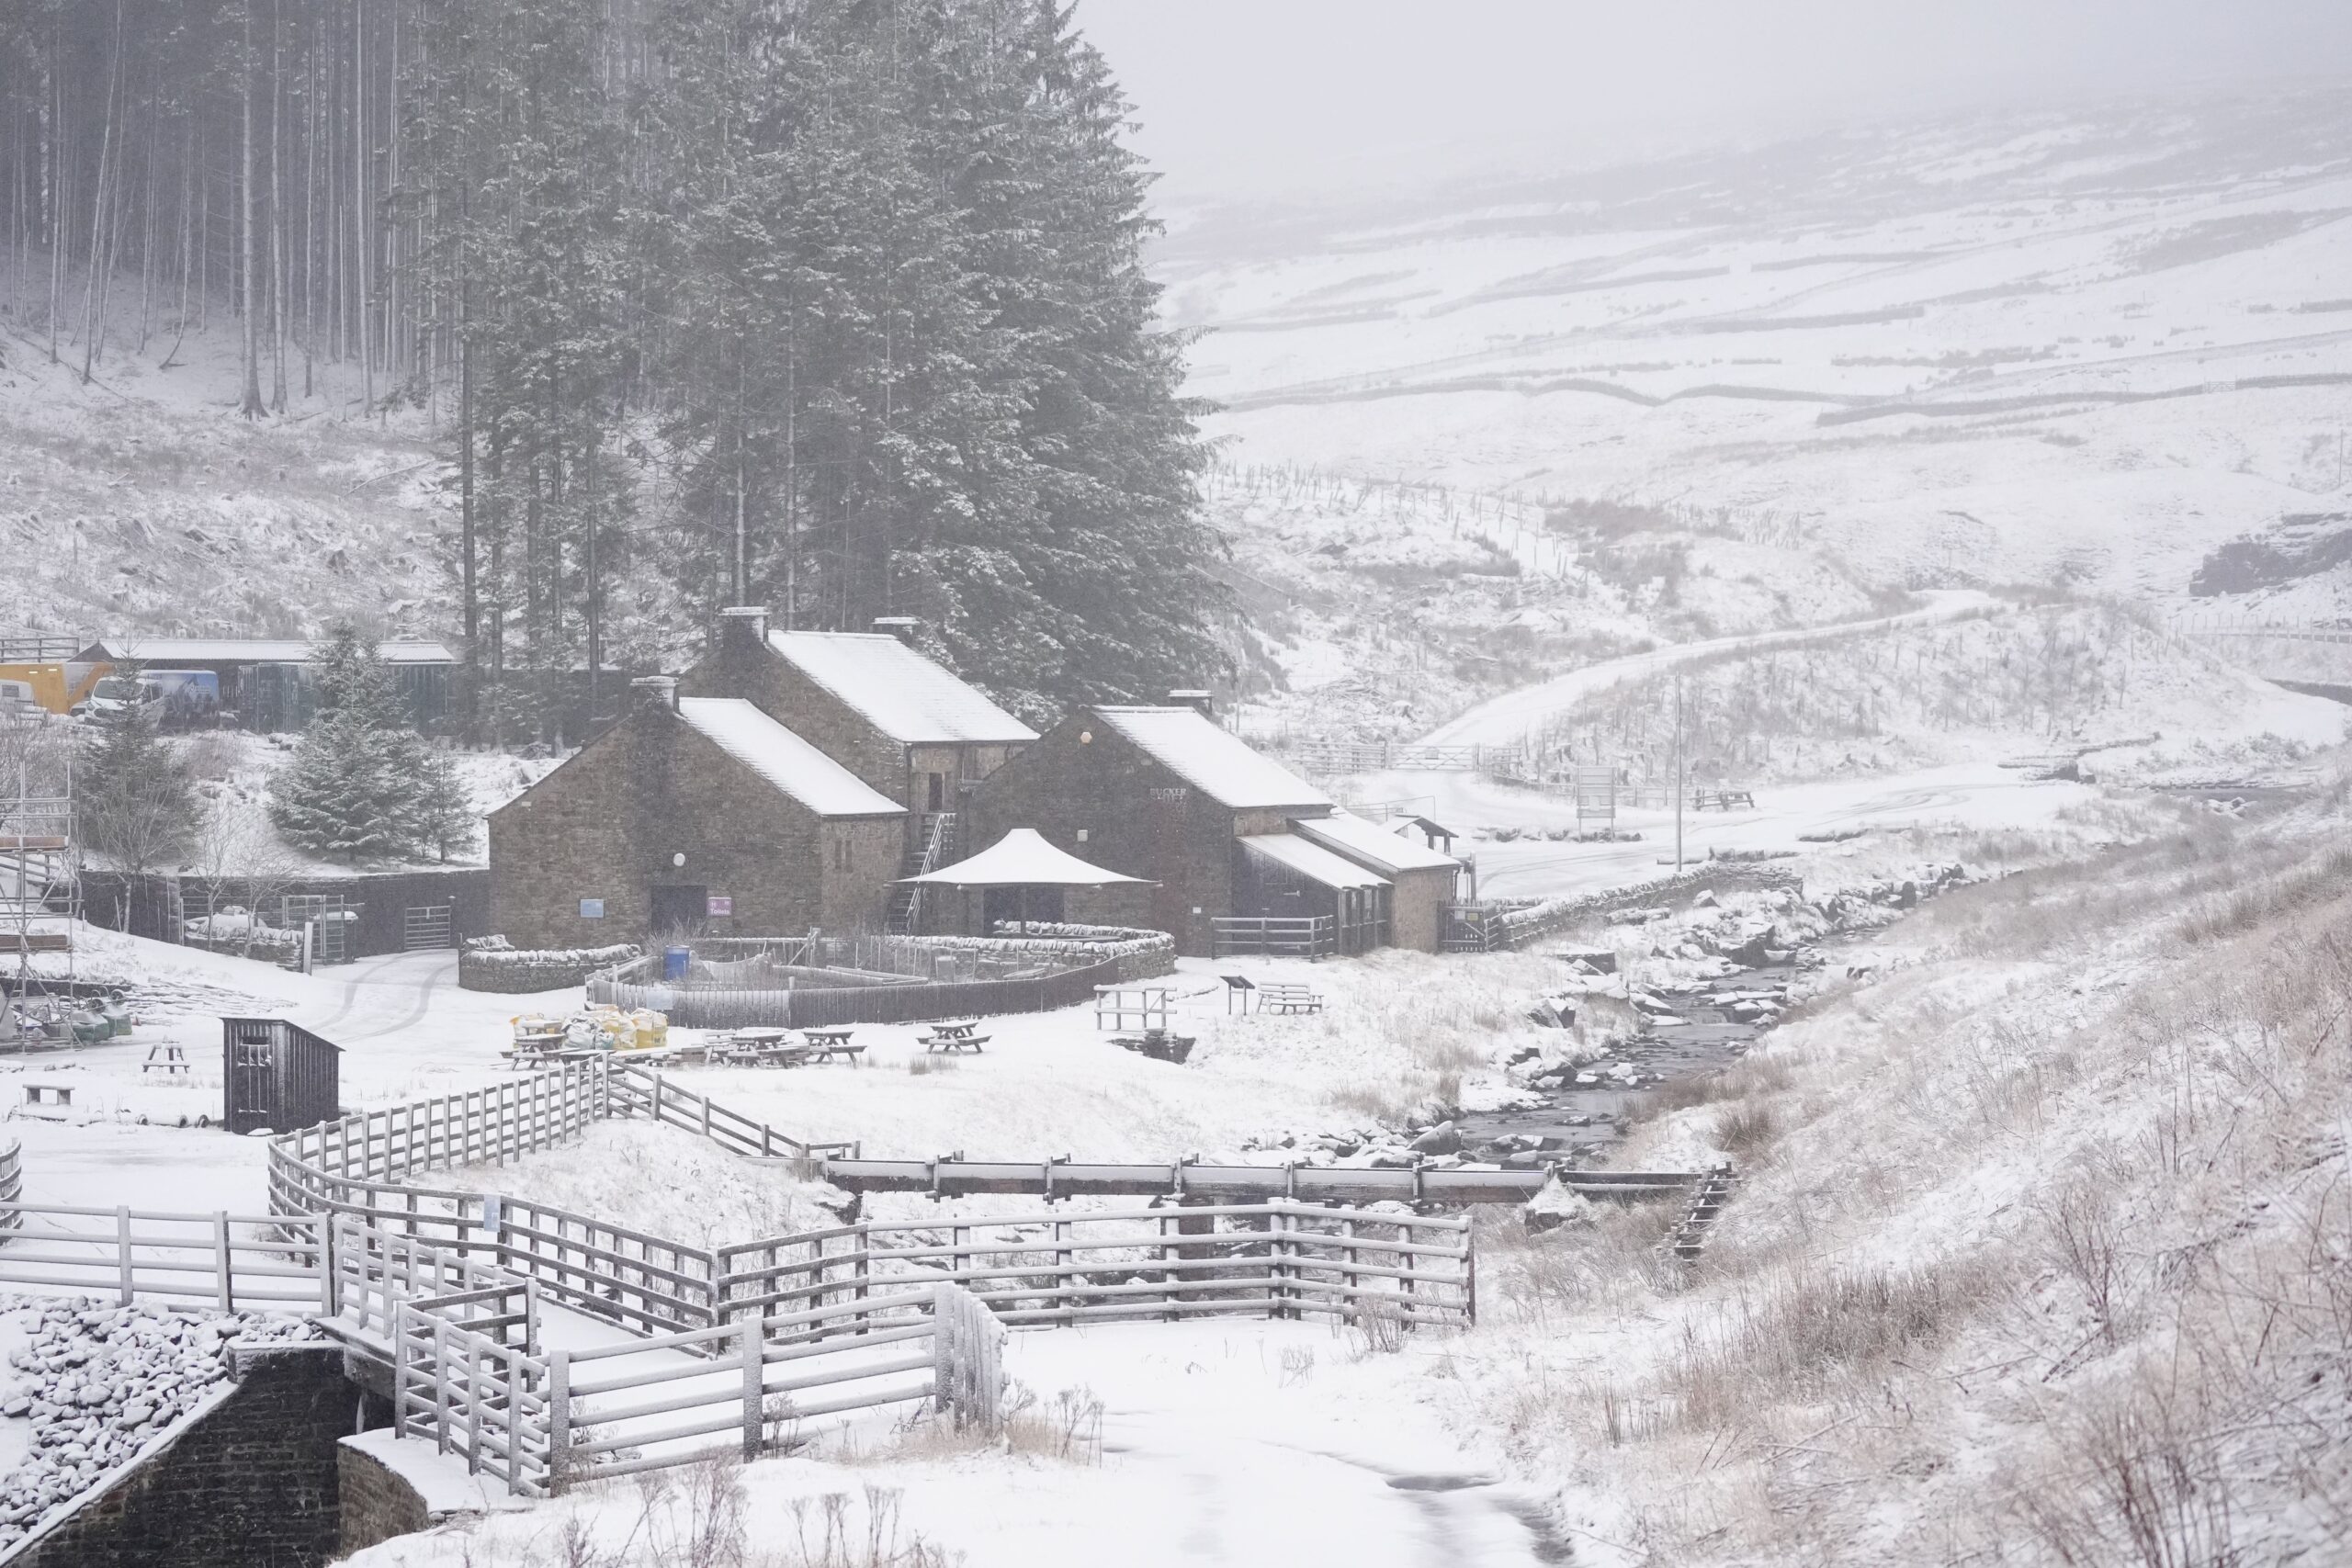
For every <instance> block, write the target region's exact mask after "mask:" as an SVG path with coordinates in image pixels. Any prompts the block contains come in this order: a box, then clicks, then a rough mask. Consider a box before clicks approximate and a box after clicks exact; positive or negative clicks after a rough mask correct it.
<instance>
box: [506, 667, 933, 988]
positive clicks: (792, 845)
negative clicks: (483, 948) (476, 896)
mask: <svg viewBox="0 0 2352 1568" xmlns="http://www.w3.org/2000/svg"><path fill="white" fill-rule="evenodd" d="M633 686H634V688H635V690H634V691H633V693H632V698H633V700H632V703H631V705H630V708H629V711H628V713H627V714H626V715H625V716H623V717H622V719H621V721H620V722H619V723H617V724H616V725H614V726H613V727H612V728H609V729H607V730H605V732H604V733H603V734H602V735H600V736H598V737H597V738H596V739H594V740H592V741H590V742H589V743H588V744H587V745H586V746H584V747H582V749H581V750H579V751H578V752H576V753H574V754H573V755H572V757H571V759H570V760H568V761H565V762H564V764H563V765H562V766H561V767H560V768H558V769H556V770H555V771H554V772H553V773H549V774H548V775H547V777H545V778H543V779H541V780H540V781H539V782H538V783H537V784H534V785H533V786H532V787H531V788H530V789H529V790H527V791H526V792H525V793H524V794H523V795H519V796H517V797H516V798H515V799H514V800H512V801H509V802H508V803H507V804H506V805H505V806H503V807H500V808H499V809H498V810H497V811H494V812H492V814H491V818H490V876H491V905H492V929H493V930H494V931H497V932H499V933H500V934H502V935H503V936H505V937H506V939H507V940H508V941H509V942H513V943H514V944H515V946H516V947H522V948H570V947H594V946H602V945H605V944H606V943H609V942H645V941H648V940H658V939H660V938H662V937H664V936H666V935H668V934H670V933H672V932H674V931H707V932H709V933H711V934H714V935H720V936H727V935H738V936H777V935H784V934H789V933H794V932H800V931H807V930H809V928H810V927H811V926H821V927H823V928H824V929H826V930H828V931H854V930H861V929H865V930H871V929H874V928H875V927H876V926H878V925H879V924H880V922H881V919H882V918H883V914H884V901H885V896H886V892H887V890H888V886H889V884H890V880H891V878H892V877H894V876H896V875H898V874H899V863H900V858H901V855H902V852H903V849H904V845H905V841H906V840H905V832H906V829H905V819H906V808H905V807H904V806H902V805H901V804H900V803H899V801H898V800H897V799H895V798H892V797H890V796H888V795H883V794H881V793H880V792H878V791H876V789H875V788H873V787H872V786H871V785H870V784H867V783H865V781H864V780H862V779H860V778H859V777H857V776H856V775H855V774H854V773H852V772H851V771H850V770H849V769H847V768H845V767H843V766H842V764H841V763H839V762H837V761H834V760H833V759H832V758H831V757H830V756H828V755H826V754H825V753H824V752H823V751H821V750H819V749H818V748H817V747H816V746H814V745H812V744H811V743H810V742H809V741H808V740H806V739H802V738H801V737H800V736H798V735H796V734H794V733H793V732H792V731H791V730H789V729H787V728H785V727H784V726H783V725H781V724H779V723H777V722H776V721H775V719H774V718H772V717H770V716H768V715H767V714H765V713H763V712H762V711H761V710H760V709H759V708H758V707H755V706H753V705H752V704H751V703H749V702H746V701H743V700H741V699H737V698H729V697H681V696H679V695H678V694H677V682H675V681H673V680H669V679H667V678H663V677H655V678H652V679H649V680H641V681H638V682H633Z"/></svg>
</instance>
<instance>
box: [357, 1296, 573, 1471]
mask: <svg viewBox="0 0 2352 1568" xmlns="http://www.w3.org/2000/svg"><path fill="white" fill-rule="evenodd" d="M504 1300H505V1296H504V1293H503V1292H502V1291H500V1290H498V1289H496V1288H492V1289H491V1290H487V1291H482V1292H462V1293H459V1294H457V1295H450V1296H437V1297H424V1298H421V1299H419V1300H415V1301H403V1302H401V1303H399V1304H398V1305H397V1306H395V1307H394V1309H393V1313H394V1318H393V1327H392V1424H393V1429H394V1430H395V1431H396V1432H397V1433H398V1434H399V1435H400V1436H401V1437H403V1438H431V1439H432V1440H433V1441H434V1442H435V1444H437V1445H438V1446H439V1448H440V1450H441V1451H442V1452H443V1453H460V1454H463V1455H464V1456H465V1459H466V1467H467V1469H468V1470H469V1471H470V1472H475V1473H481V1472H485V1471H486V1472H489V1473H491V1474H492V1475H495V1476H497V1477H498V1478H499V1479H500V1480H502V1481H503V1482H505V1483H506V1489H507V1490H508V1491H509V1492H512V1493H516V1494H519V1495H524V1496H531V1497H544V1496H547V1495H548V1494H549V1493H551V1492H553V1491H554V1490H555V1480H554V1470H555V1463H554V1448H553V1442H552V1437H551V1423H550V1421H549V1419H548V1363H547V1362H546V1361H545V1360H543V1359H539V1358H537V1357H536V1356H534V1355H533V1354H532V1353H531V1352H532V1350H533V1349H534V1348H536V1346H535V1344H534V1343H533V1340H534V1339H535V1338H536V1336H531V1337H526V1340H525V1342H524V1343H523V1344H522V1345H520V1346H517V1345H516V1344H515V1343H514V1342H513V1340H512V1339H511V1338H510V1337H507V1336H506V1335H504V1334H503V1333H502V1332H500V1329H501V1328H502V1327H503V1326H504V1325H503V1321H502V1320H500V1319H498V1318H485V1317H483V1316H482V1315H481V1313H480V1312H479V1310H469V1309H480V1308H481V1307H482V1306H483V1305H485V1304H490V1305H492V1306H495V1305H497V1304H500V1303H503V1301H504Z"/></svg>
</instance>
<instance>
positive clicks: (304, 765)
mask: <svg viewBox="0 0 2352 1568" xmlns="http://www.w3.org/2000/svg"><path fill="white" fill-rule="evenodd" d="M318 683H319V711H318V716H317V717H316V718H315V719H313V720H312V722H311V728H310V731H309V732H308V733H307V734H305V735H304V736H303V737H302V741H301V744H300V746H298V747H297V748H296V749H295V751H294V756H293V759H292V760H291V761H289V762H288V764H287V765H286V767H285V769H284V771H282V772H281V773H279V774H278V776H277V778H276V779H275V780H273V781H271V784H270V820H272V821H274V822H276V823H277V826H278V829H279V831H281V832H283V833H284V834H285V835H286V836H287V838H288V839H289V840H292V841H293V842H295V843H297V844H299V845H300V846H301V847H303V848H304V849H307V850H311V851H313V852H317V853H321V854H331V855H334V856H336V857H337V858H339V859H342V860H345V861H358V860H362V859H376V858H380V857H383V856H388V855H395V854H405V853H409V852H413V851H414V850H415V849H416V848H418V847H419V846H420V845H427V844H429V845H432V846H434V847H435V848H436V849H438V850H439V851H440V852H441V854H442V857H443V858H444V859H447V856H448V852H449V850H450V848H451V847H452V846H453V845H456V844H461V843H464V842H467V841H469V840H470V837H471V810H470V804H469V803H468V802H466V801H465V799H464V789H463V786H462V785H461V784H459V782H458V779H457V777H456V771H455V770H454V769H453V768H452V767H451V766H450V764H449V763H448V761H447V760H446V759H444V758H441V757H437V756H435V754H434V753H433V751H432V750H430V749H429V748H428V747H427V746H426V745H425V744H424V740H423V739H421V738H419V737H418V736H417V734H416V733H415V732H414V731H413V730H412V729H411V728H409V713H408V705H407V703H406V702H405V700H404V699H403V698H402V697H401V694H400V688H399V687H398V685H397V684H395V683H394V682H393V680H392V678H391V673H390V671H388V670H386V669H385V668H384V665H383V661H382V660H380V659H379V658H378V656H377V650H376V647H375V645H374V644H373V643H372V642H370V641H368V639H367V638H365V637H361V636H359V634H358V633H357V632H356V631H355V630H353V629H352V628H351V627H350V626H337V627H335V628H334V631H333V633H332V634H331V635H330V636H329V637H328V639H327V643H326V647H325V648H324V649H322V652H321V654H320V658H319V674H318ZM461 812H462V813H463V814H464V831H463V832H460V831H459V829H458V814H459V813H461Z"/></svg>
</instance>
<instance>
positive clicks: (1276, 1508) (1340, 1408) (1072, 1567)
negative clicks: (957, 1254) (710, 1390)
mask: <svg viewBox="0 0 2352 1568" xmlns="http://www.w3.org/2000/svg"><path fill="white" fill-rule="evenodd" d="M1452 1347H1453V1342H1452V1341H1450V1340H1448V1339H1445V1338H1442V1337H1432V1338H1430V1339H1429V1340H1428V1341H1427V1343H1419V1342H1416V1341H1414V1340H1412V1339H1408V1342H1407V1344H1406V1346H1405V1348H1404V1349H1403V1350H1401V1351H1399V1352H1397V1353H1396V1354H1394V1355H1373V1356H1366V1355H1364V1354H1363V1351H1362V1348H1361V1347H1360V1346H1358V1345H1356V1344H1354V1343H1353V1342H1351V1339H1350V1338H1349V1337H1347V1336H1346V1335H1344V1334H1336V1333H1334V1332H1333V1331H1332V1330H1331V1329H1329V1328H1328V1327H1325V1326H1321V1325H1314V1324H1295V1323H1259V1322H1235V1323H1231V1324H1199V1325H1176V1324H1128V1325H1116V1326H1098V1327H1093V1328H1087V1329H1076V1330H1073V1329H1053V1330H1046V1331H1039V1332H1029V1333H1021V1334H1016V1335H1014V1336H1013V1337H1012V1343H1011V1345H1010V1346H1009V1347H1008V1354H1007V1361H1006V1364H1007V1368H1008V1370H1009V1371H1011V1372H1012V1375H1013V1376H1014V1377H1015V1378H1017V1379H1019V1380H1020V1381H1021V1382H1023V1384H1025V1385H1026V1386H1027V1387H1029V1388H1030V1389H1033V1390H1035V1392H1036V1393H1037V1394H1038V1396H1039V1399H1040V1402H1041V1405H1043V1406H1046V1407H1050V1406H1051V1405H1052V1404H1053V1403H1054V1400H1055V1396H1056V1395H1057V1393H1059V1392H1060V1391H1062V1390H1064V1389H1090V1390H1091V1392H1092V1393H1093V1394H1094V1395H1095V1396H1096V1397H1099V1398H1100V1399H1101V1400H1102V1401H1103V1407H1104V1409H1103V1460H1102V1463H1101V1464H1100V1466H1080V1467H1077V1468H1069V1467H1064V1466H1059V1465H1054V1466H1045V1467H1037V1466H1018V1467H1015V1468H1013V1469H1012V1471H1011V1472H1010V1473H1007V1472H1004V1471H998V1472H995V1473H994V1474H993V1475H990V1474H989V1472H978V1473H975V1472H973V1471H972V1470H970V1469H968V1468H964V1469H956V1470H947V1471H945V1472H944V1473H943V1472H933V1473H931V1474H928V1475H926V1476H924V1477H923V1481H922V1483H921V1484H919V1485H911V1486H910V1488H909V1491H908V1507H909V1512H910V1515H912V1516H913V1517H915V1518H916V1519H917V1521H918V1522H919V1523H920V1524H921V1525H922V1527H923V1528H924V1529H925V1532H926V1533H927V1534H931V1535H933V1538H934V1539H936V1540H940V1541H941V1543H942V1544H944V1545H947V1546H951V1547H953V1548H955V1549H956V1550H958V1551H964V1552H965V1553H967V1561H968V1562H969V1563H970V1564H971V1568H1000V1565H1001V1568H1016V1565H1018V1568H1066V1565H1067V1568H1079V1565H1080V1564H1085V1563H1090V1562H1105V1561H1116V1562H1122V1563H1125V1564H1130V1565H1132V1568H1195V1565H1199V1564H1208V1563H1215V1564H1227V1565H1230V1564H1234V1563H1257V1562H1268V1563H1272V1562H1298V1563H1307V1562H1345V1563H1348V1564H1350V1568H1455V1565H1458V1564H1463V1563H1477V1564H1479V1565H1480V1568H1516V1565H1519V1564H1530V1565H1532V1564H1535V1563H1539V1562H1560V1561H1565V1560H1566V1552H1565V1551H1563V1550H1562V1548H1561V1546H1560V1544H1559V1542H1558V1541H1557V1540H1556V1538H1555V1536H1554V1535H1553V1534H1552V1531H1551V1527H1550V1526H1549V1524H1548V1523H1547V1522H1546V1520H1545V1519H1544V1515H1543V1512H1542V1510H1541V1501H1540V1499H1539V1497H1538V1496H1537V1495H1535V1494H1534V1493H1533V1492H1532V1491H1529V1490H1526V1489H1522V1488H1519V1487H1515V1486H1510V1485H1506V1484H1503V1483H1500V1482H1498V1479H1497V1474H1498V1472H1497V1470H1494V1469H1490V1468H1488V1467H1489V1465H1490V1464H1493V1465H1499V1459H1498V1456H1491V1455H1479V1454H1475V1453H1471V1452H1468V1451H1465V1450H1464V1446H1463V1444H1462V1443H1461V1441H1460V1440H1459V1439H1458V1438H1455V1437H1454V1436H1453V1435H1452V1434H1450V1433H1449V1432H1447V1431H1446V1429H1445V1427H1444V1426H1443V1424H1442V1422H1441V1421H1440V1420H1439V1418H1438V1416H1437V1415H1436V1413H1435V1412H1434V1411H1433V1410H1431V1409H1430V1407H1429V1406H1428V1405H1427V1404H1425V1403H1423V1401H1422V1400H1421V1398H1420V1397H1419V1393H1420V1388H1421V1387H1423V1386H1428V1380H1429V1379H1430V1377H1431V1375H1432V1368H1433V1363H1434V1362H1435V1360H1436V1359H1439V1358H1442V1356H1443V1355H1444V1354H1445V1352H1446V1351H1447V1350H1448V1349H1449V1348H1452ZM1417 1385H1418V1386H1417ZM909 1479H910V1480H911V1479H913V1478H912V1477H910V1478H909ZM974 1483H981V1484H983V1485H985V1486H987V1488H988V1489H989V1491H990V1492H992V1493H994V1494H995V1495H996V1496H997V1498H998V1501H997V1503H996V1506H993V1507H987V1506H983V1507H959V1506H956V1501H957V1499H958V1496H959V1495H964V1496H967V1497H968V1496H970V1495H971V1493H970V1491H969V1490H967V1489H971V1488H973V1487H974Z"/></svg>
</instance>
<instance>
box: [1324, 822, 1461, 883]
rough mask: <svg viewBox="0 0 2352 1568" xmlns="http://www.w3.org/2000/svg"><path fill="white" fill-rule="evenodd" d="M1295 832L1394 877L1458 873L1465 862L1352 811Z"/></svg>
mask: <svg viewBox="0 0 2352 1568" xmlns="http://www.w3.org/2000/svg"><path fill="white" fill-rule="evenodd" d="M1291 826H1292V829H1293V830H1294V831H1296V832H1298V833H1302V834H1304V835H1306V837H1307V838H1309V839H1312V840H1315V842H1317V843H1318V844H1321V845H1322V846H1323V847H1324V848H1326V849H1329V850H1337V851H1338V852H1340V853H1341V854H1343V855H1345V856H1347V857H1348V858H1349V859H1351V860H1355V861H1362V862H1363V863H1366V864H1368V865H1370V866H1371V867H1372V868H1373V869H1374V870H1375V871H1379V872H1385V873H1386V874H1390V875H1394V874H1396V873H1397V872H1400V871H1434V870H1436V869H1438V868H1439V867H1441V866H1442V867H1444V868H1445V869H1447V870H1449V871H1452V870H1459V869H1460V868H1461V865H1462V863H1461V862H1460V861H1458V860H1455V859H1454V858H1453V856H1452V855H1449V854H1441V853H1439V852H1437V851H1436V850H1433V849H1430V847H1429V846H1428V845H1426V844H1417V843H1415V842H1414V841H1413V840H1410V839H1404V838H1399V837H1397V835H1396V834H1394V833H1391V832H1389V831H1387V830H1386V829H1384V828H1382V827H1381V826H1380V825H1379V824H1378V823H1376V822H1367V821H1365V820H1364V819H1363V818H1361V817H1357V816H1355V815H1353V814H1351V813H1350V812H1345V811H1338V812H1334V813H1332V814H1331V815H1330V816H1329V817H1309V818H1303V819H1302V820H1300V821H1297V822H1295V823H1293V824H1291Z"/></svg>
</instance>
